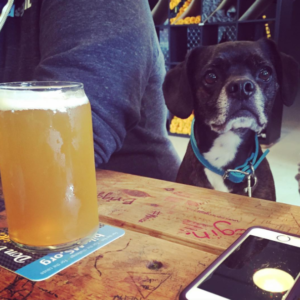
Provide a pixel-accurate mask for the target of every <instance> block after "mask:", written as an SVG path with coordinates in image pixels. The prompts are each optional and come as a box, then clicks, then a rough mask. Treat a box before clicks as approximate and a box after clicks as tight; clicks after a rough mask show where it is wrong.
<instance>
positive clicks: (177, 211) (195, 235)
mask: <svg viewBox="0 0 300 300" xmlns="http://www.w3.org/2000/svg"><path fill="white" fill-rule="evenodd" d="M97 185H98V202H99V220H100V221H101V222H103V223H107V224H110V225H113V226H118V227H122V228H124V229H125V231H126V233H125V236H124V237H122V238H120V239H118V240H116V241H114V242H113V243H111V244H109V245H107V246H105V247H104V248H102V249H99V250H98V251H96V252H95V253H93V254H91V255H90V256H88V257H86V258H84V259H82V260H81V261H79V262H77V263H76V264H74V265H73V266H71V267H69V268H67V269H66V270H63V271H62V272H60V273H59V274H57V275H55V276H53V277H51V278H50V279H48V280H45V281H43V282H37V283H36V282H31V281H29V280H27V279H24V278H22V277H21V276H16V275H15V274H13V273H11V272H9V271H7V270H5V269H2V268H0V299H1V300H2V299H17V300H24V299H28V300H30V299H46V300H47V299H66V300H67V299H88V300H90V299H112V300H143V299H147V300H159V299H162V300H164V299H169V300H173V299H174V300H176V299H178V296H179V294H180V291H181V290H182V289H183V288H184V287H185V286H186V285H187V284H188V283H190V282H191V281H192V280H193V279H194V278H195V277H196V276H197V275H198V274H199V273H201V272H202V271H203V270H204V269H205V268H206V267H207V266H208V265H209V264H210V263H211V262H212V261H213V260H214V259H215V258H216V257H217V255H219V254H220V253H221V252H222V251H223V250H224V249H226V248H227V247H228V246H229V245H230V244H231V243H232V242H233V241H234V240H235V239H236V238H238V237H239V236H240V234H241V233H242V232H243V231H244V230H245V229H247V228H249V227H251V226H255V225H261V226H265V227H270V228H274V229H279V230H283V231H287V232H290V233H296V234H297V233H298V234H300V225H299V223H300V219H299V217H300V208H299V207H296V206H290V205H285V204H279V203H273V202H268V201H264V200H258V199H249V198H246V197H241V196H236V195H232V194H226V193H220V192H216V191H212V190H206V189H201V188H197V187H192V186H186V185H180V184H176V183H171V182H164V181H159V180H154V179H149V178H144V177H138V176H132V175H128V174H122V173H116V172H111V171H98V172H97ZM1 227H6V215H5V212H2V213H0V228H1Z"/></svg>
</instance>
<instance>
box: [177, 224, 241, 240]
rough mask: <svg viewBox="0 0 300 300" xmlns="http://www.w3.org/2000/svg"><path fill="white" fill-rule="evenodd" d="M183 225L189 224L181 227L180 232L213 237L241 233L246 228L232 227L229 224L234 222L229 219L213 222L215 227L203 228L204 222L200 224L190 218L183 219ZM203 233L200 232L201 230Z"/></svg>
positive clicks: (199, 236)
mask: <svg viewBox="0 0 300 300" xmlns="http://www.w3.org/2000/svg"><path fill="white" fill-rule="evenodd" d="M182 224H183V225H188V226H184V227H183V228H180V229H179V231H178V234H180V233H184V234H186V235H191V234H192V235H193V236H194V237H196V238H200V239H203V238H207V239H210V238H213V237H217V238H218V239H219V238H220V237H222V236H233V235H241V234H242V233H243V232H244V231H245V230H246V229H230V228H229V226H231V225H232V224H231V223H230V222H228V221H224V220H219V221H216V222H214V223H213V225H212V227H213V228H214V229H205V230H206V231H204V229H203V225H204V224H200V223H197V222H194V221H190V220H183V221H182ZM206 226H211V225H206ZM199 231H200V232H201V233H200V232H199Z"/></svg>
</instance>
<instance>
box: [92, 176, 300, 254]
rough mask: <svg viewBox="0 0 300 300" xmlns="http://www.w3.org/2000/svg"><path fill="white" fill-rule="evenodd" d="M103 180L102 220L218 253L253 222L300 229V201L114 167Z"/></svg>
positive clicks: (100, 189) (100, 190) (99, 179)
mask: <svg viewBox="0 0 300 300" xmlns="http://www.w3.org/2000/svg"><path fill="white" fill-rule="evenodd" d="M97 184H98V202H99V218H100V220H101V221H103V222H105V223H107V224H111V225H114V226H118V227H123V228H126V229H128V230H133V231H137V232H141V233H145V234H148V235H151V236H155V237H158V238H160V239H165V240H168V241H171V242H174V243H178V244H182V245H185V246H189V247H194V248H196V249H201V250H203V251H207V252H210V253H213V254H217V255H218V254H220V253H221V252H223V251H224V250H225V249H226V248H228V246H229V245H230V244H232V243H233V242H234V241H235V240H236V239H237V238H238V237H239V236H240V235H241V234H242V233H243V232H244V231H245V230H246V229H248V228H249V227H252V226H264V227H268V228H272V229H277V230H282V231H286V232H289V233H293V234H300V207H298V206H292V205H287V204H281V203H274V202H271V201H266V200H259V199H254V198H248V197H244V196H238V195H233V194H229V193H222V192H217V191H214V190H209V189H203V188H198V187H193V186H187V185H182V184H178V183H171V182H166V181H160V180H154V179H149V178H145V177H138V176H132V175H128V174H121V173H118V175H117V176H116V173H114V172H110V171H102V172H98V173H97Z"/></svg>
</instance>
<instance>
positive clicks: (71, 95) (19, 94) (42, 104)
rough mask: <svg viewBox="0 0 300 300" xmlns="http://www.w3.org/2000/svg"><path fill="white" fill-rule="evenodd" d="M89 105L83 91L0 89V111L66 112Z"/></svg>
mask: <svg viewBox="0 0 300 300" xmlns="http://www.w3.org/2000/svg"><path fill="white" fill-rule="evenodd" d="M87 103H89V100H88V98H87V96H86V95H85V93H84V92H83V90H79V91H68V92H65V91H61V90H51V91H45V90H44V91H39V90H36V91H32V90H30V91H29V90H9V89H0V110H2V111H8V110H11V111H20V110H31V109H41V110H53V111H59V112H66V111H67V109H68V108H73V107H76V106H80V105H83V104H87Z"/></svg>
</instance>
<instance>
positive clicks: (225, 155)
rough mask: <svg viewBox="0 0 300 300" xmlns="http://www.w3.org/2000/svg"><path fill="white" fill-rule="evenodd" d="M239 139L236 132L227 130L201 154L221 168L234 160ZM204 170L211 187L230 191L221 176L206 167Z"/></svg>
mask: <svg viewBox="0 0 300 300" xmlns="http://www.w3.org/2000/svg"><path fill="white" fill-rule="evenodd" d="M241 141H242V140H241V138H240V137H239V136H238V135H237V134H235V133H234V132H232V131H228V132H226V133H224V134H221V135H220V136H219V137H218V138H216V139H215V140H214V142H213V145H212V147H211V148H210V150H209V151H208V152H206V153H203V156H204V158H205V159H206V160H207V161H208V162H209V163H210V164H211V165H213V166H214V167H216V168H218V169H221V168H222V167H224V166H226V165H228V164H229V163H230V162H231V161H233V160H234V158H235V156H236V153H237V150H238V147H239V145H240V144H241ZM204 172H205V174H206V177H207V179H208V181H209V183H210V184H211V186H212V187H213V189H215V190H217V191H221V192H230V190H229V189H228V188H227V186H226V185H225V183H224V180H223V177H222V176H220V175H218V174H216V173H214V172H212V171H210V170H209V169H207V168H205V169H204Z"/></svg>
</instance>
